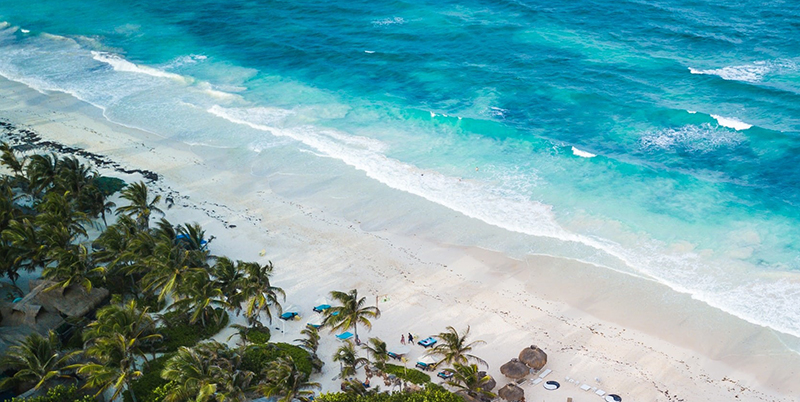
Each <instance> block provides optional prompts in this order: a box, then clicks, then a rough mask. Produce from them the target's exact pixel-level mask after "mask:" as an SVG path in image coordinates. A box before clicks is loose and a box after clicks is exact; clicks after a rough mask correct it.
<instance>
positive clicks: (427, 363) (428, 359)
mask: <svg viewBox="0 0 800 402" xmlns="http://www.w3.org/2000/svg"><path fill="white" fill-rule="evenodd" d="M435 365H436V359H434V358H433V357H432V356H422V357H421V358H420V359H419V360H417V364H416V365H415V366H414V367H416V368H419V369H422V370H426V371H427V370H433V366H435Z"/></svg>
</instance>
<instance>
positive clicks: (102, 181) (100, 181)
mask: <svg viewBox="0 0 800 402" xmlns="http://www.w3.org/2000/svg"><path fill="white" fill-rule="evenodd" d="M94 185H95V186H97V189H98V190H100V192H101V193H102V194H103V195H104V196H106V197H108V196H109V195H111V194H114V193H116V192H117V191H119V190H122V189H123V188H125V186H126V185H127V184H125V181H124V180H122V179H118V178H116V177H108V176H100V177H98V178H96V179H94Z"/></svg>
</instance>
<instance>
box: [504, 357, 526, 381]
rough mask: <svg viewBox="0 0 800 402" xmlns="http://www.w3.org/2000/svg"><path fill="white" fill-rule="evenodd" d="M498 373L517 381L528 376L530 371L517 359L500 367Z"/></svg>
mask: <svg viewBox="0 0 800 402" xmlns="http://www.w3.org/2000/svg"><path fill="white" fill-rule="evenodd" d="M500 372H501V373H503V375H504V376H506V377H508V378H512V379H515V380H517V379H520V378H522V377H525V376H526V375H528V374H530V372H531V370H530V369H529V368H528V366H526V365H525V363H523V362H521V361H519V359H511V361H509V362H508V363H506V364H504V365H502V366H500Z"/></svg>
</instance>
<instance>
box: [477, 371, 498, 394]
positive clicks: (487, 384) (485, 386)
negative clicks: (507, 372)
mask: <svg viewBox="0 0 800 402" xmlns="http://www.w3.org/2000/svg"><path fill="white" fill-rule="evenodd" d="M483 377H487V374H486V372H485V371H479V372H478V378H483ZM488 377H489V378H488V379H487V380H486V382H484V383H483V384H482V385H483V389H484V390H486V391H491V390H493V389H494V387H496V386H497V381H495V380H494V378H493V377H492V376H490V375H488Z"/></svg>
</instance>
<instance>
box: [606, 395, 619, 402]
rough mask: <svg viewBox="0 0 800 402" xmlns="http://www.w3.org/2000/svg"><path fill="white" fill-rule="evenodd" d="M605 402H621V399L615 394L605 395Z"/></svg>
mask: <svg viewBox="0 0 800 402" xmlns="http://www.w3.org/2000/svg"><path fill="white" fill-rule="evenodd" d="M606 402H622V397H621V396H619V395H617V394H608V395H606Z"/></svg>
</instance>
